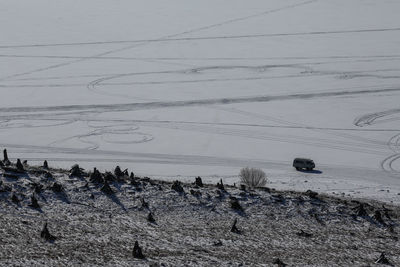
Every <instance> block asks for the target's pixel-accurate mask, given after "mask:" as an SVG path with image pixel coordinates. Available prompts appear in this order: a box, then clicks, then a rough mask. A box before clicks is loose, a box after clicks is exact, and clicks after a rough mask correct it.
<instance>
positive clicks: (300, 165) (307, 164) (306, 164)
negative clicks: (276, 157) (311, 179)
mask: <svg viewBox="0 0 400 267" xmlns="http://www.w3.org/2000/svg"><path fill="white" fill-rule="evenodd" d="M293 167H295V168H296V170H298V171H299V170H307V171H312V170H313V169H314V168H315V163H314V161H312V160H311V159H305V158H295V159H294V160H293Z"/></svg>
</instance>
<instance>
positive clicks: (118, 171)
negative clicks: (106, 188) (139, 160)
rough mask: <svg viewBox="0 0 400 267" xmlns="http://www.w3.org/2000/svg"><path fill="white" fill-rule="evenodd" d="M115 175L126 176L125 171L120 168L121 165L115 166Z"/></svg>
mask: <svg viewBox="0 0 400 267" xmlns="http://www.w3.org/2000/svg"><path fill="white" fill-rule="evenodd" d="M114 175H115V176H116V177H117V178H119V177H122V176H124V174H123V172H122V171H121V168H120V167H119V166H117V167H115V170H114Z"/></svg>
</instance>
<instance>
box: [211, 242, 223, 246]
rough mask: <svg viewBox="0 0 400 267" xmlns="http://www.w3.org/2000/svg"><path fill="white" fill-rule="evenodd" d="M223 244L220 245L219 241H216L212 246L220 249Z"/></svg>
mask: <svg viewBox="0 0 400 267" xmlns="http://www.w3.org/2000/svg"><path fill="white" fill-rule="evenodd" d="M222 245H223V244H222V241H221V240H218V241H215V242H214V243H213V246H214V247H221V246H222Z"/></svg>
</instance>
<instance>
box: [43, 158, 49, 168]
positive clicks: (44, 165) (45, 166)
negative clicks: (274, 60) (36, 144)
mask: <svg viewBox="0 0 400 267" xmlns="http://www.w3.org/2000/svg"><path fill="white" fill-rule="evenodd" d="M43 169H46V170H48V169H49V164H48V163H47V160H45V161H44V162H43Z"/></svg>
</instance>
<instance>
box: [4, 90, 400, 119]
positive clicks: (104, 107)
mask: <svg viewBox="0 0 400 267" xmlns="http://www.w3.org/2000/svg"><path fill="white" fill-rule="evenodd" d="M398 91H400V88H399V87H393V88H380V89H379V88H377V89H370V90H368V89H365V90H343V91H329V92H315V93H297V94H288V95H272V96H271V95H261V96H249V97H234V98H215V99H199V100H185V101H168V102H167V101H166V102H161V101H160V102H146V103H123V104H94V105H63V106H43V107H34V106H31V107H7V108H0V112H1V113H15V112H20V113H22V112H25V113H33V112H60V111H62V112H71V111H77V112H86V113H90V112H95V113H101V112H115V111H132V110H145V109H159V108H172V107H190V106H204V105H228V104H238V103H256V102H270V101H284V100H294V99H299V100H308V99H314V98H325V97H340V96H356V95H363V94H375V93H388V92H391V93H393V92H398ZM27 115H28V116H29V115H31V114H27ZM49 115H51V114H49Z"/></svg>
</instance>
